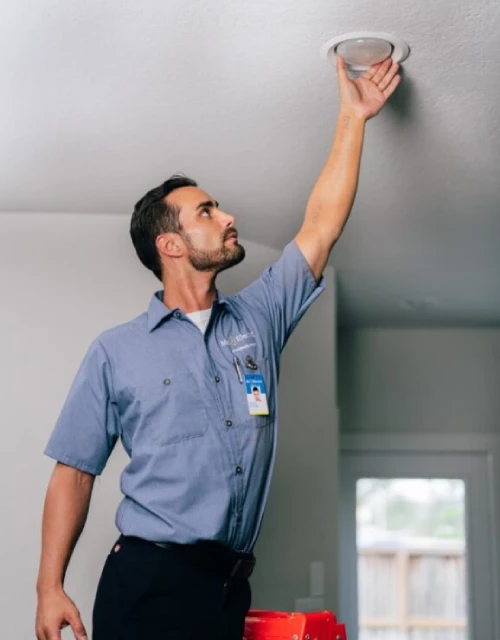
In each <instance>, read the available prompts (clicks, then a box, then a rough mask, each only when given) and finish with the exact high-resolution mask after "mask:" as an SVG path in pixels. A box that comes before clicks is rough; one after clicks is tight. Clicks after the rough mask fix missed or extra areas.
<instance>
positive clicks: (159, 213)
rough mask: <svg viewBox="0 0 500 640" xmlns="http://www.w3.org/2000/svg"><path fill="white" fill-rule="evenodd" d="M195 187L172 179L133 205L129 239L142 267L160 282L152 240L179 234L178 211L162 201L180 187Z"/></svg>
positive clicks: (185, 180)
mask: <svg viewBox="0 0 500 640" xmlns="http://www.w3.org/2000/svg"><path fill="white" fill-rule="evenodd" d="M197 186H198V185H197V183H196V182H195V181H194V180H191V178H188V177H187V176H183V175H179V174H176V175H173V176H171V177H170V178H169V179H168V180H166V181H165V182H164V183H163V184H161V185H160V186H158V187H155V188H154V189H151V190H150V191H148V192H147V193H146V195H145V196H143V197H142V198H141V199H140V200H139V201H138V202H137V204H136V205H135V207H134V212H133V214H132V220H131V221H130V237H131V238H132V243H133V245H134V247H135V250H136V253H137V255H138V257H139V260H140V261H141V262H142V264H143V265H144V266H145V267H146V268H147V269H149V270H150V271H152V272H153V273H154V274H155V276H156V277H157V278H158V279H159V280H161V279H162V274H161V260H160V256H159V255H158V251H157V250H156V238H157V237H158V236H159V235H160V234H161V233H179V232H180V231H181V229H182V225H181V223H180V221H179V213H180V211H179V208H178V207H174V206H172V205H171V204H169V203H168V202H167V201H166V198H167V196H168V194H169V193H172V191H174V190H175V189H180V188H181V187H197Z"/></svg>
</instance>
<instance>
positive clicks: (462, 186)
mask: <svg viewBox="0 0 500 640" xmlns="http://www.w3.org/2000/svg"><path fill="white" fill-rule="evenodd" d="M0 17H1V19H0V36H1V37H0V83H1V95H2V99H1V100H0V117H1V119H2V122H3V123H4V126H3V127H1V128H0V149H1V150H2V155H1V158H0V210H1V211H11V212H12V211H14V212H17V211H19V212H21V211H36V212H42V211H50V212H58V211H61V212H120V213H124V212H126V213H128V212H130V211H131V207H132V206H133V203H134V202H135V201H136V200H137V199H138V198H139V197H140V196H141V195H142V194H143V192H144V191H145V190H147V189H148V188H150V187H151V186H154V185H155V184H157V183H159V182H160V181H162V180H163V179H164V178H166V177H167V176H168V175H170V174H171V173H173V172H176V171H183V172H185V173H187V174H188V175H191V176H192V177H194V178H195V179H197V180H198V181H199V182H200V184H201V186H202V187H204V188H205V189H206V190H207V191H209V192H211V193H212V194H213V195H214V196H215V197H217V198H218V199H219V200H220V201H221V203H222V205H223V206H224V207H225V208H226V209H227V210H229V211H231V212H232V213H234V214H235V215H236V217H237V219H238V227H239V230H240V232H241V234H242V235H243V236H245V237H248V238H249V239H251V240H255V241H257V242H260V243H263V244H267V245H270V246H274V247H278V248H279V247H282V246H283V245H284V244H285V243H286V242H287V241H288V240H289V239H290V238H291V237H292V236H293V235H294V233H295V232H296V231H297V229H298V227H299V225H300V221H301V218H302V215H303V210H304V206H305V203H306V200H307V196H308V193H309V191H310V189H311V187H312V184H313V182H314V180H315V178H316V176H317V174H318V172H319V171H320V169H321V167H322V163H323V160H324V159H325V156H326V153H327V151H328V149H329V146H330V142H331V137H332V132H333V123H334V119H335V116H336V112H337V107H338V101H337V92H336V84H335V82H336V78H335V72H334V70H333V67H331V66H329V64H328V63H327V62H326V61H325V60H323V59H321V58H320V56H319V50H320V48H321V45H322V44H323V43H324V41H326V40H328V39H329V38H331V37H332V36H334V35H337V34H338V33H343V32H352V31H358V30H362V29H370V30H374V31H388V32H391V33H394V34H396V35H398V36H400V37H402V38H403V39H405V40H406V41H407V42H408V43H409V44H410V46H411V55H410V58H409V59H408V60H407V62H406V63H405V64H404V79H403V83H402V85H401V86H400V88H399V89H398V91H397V93H396V95H395V96H394V98H393V99H392V101H391V103H390V104H389V105H388V107H387V108H386V110H385V111H384V112H383V113H382V114H381V115H380V116H379V117H378V118H377V119H376V120H374V121H372V122H370V123H369V126H368V132H367V139H366V146H365V153H364V158H363V169H362V177H361V184H360V190H359V196H358V199H357V201H356V205H355V208H354V210H353V215H352V218H351V220H350V222H349V225H348V227H347V229H346V231H345V234H344V236H343V237H342V239H341V241H340V242H339V244H338V246H337V247H336V249H335V252H334V255H333V260H332V263H333V264H334V266H335V267H336V268H337V269H338V272H339V288H340V305H341V320H342V323H344V324H349V325H369V324H371V325H373V324H379V325H380V324H384V325H387V324H420V323H426V324H440V323H441V324H499V323H500V293H499V283H500V215H499V214H500V189H499V183H500V95H499V89H498V83H499V79H500V44H499V36H498V34H499V33H500V3H499V2H498V0H461V1H460V2H457V1H456V0H420V1H419V2H414V1H413V0H411V1H410V0H358V1H356V2H353V1H352V0H343V1H341V2H334V1H333V0H329V1H327V0H279V1H278V0H275V1H271V0H253V1H252V2H250V1H248V2H242V1H240V2H237V1H236V0H212V1H209V0H205V1H202V0H168V1H166V0H145V1H142V2H137V0H134V1H132V0H125V1H124V0H120V1H119V0H106V1H104V0H101V1H100V2H81V0H78V1H76V0H4V1H3V2H2V9H1V12H0ZM406 300H409V302H408V303H406V302H405V301H406ZM407 307H408V308H407Z"/></svg>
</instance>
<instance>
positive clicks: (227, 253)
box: [184, 235, 245, 273]
mask: <svg viewBox="0 0 500 640" xmlns="http://www.w3.org/2000/svg"><path fill="white" fill-rule="evenodd" d="M184 241H185V243H186V244H187V246H188V248H189V262H190V263H191V265H192V266H193V268H194V269H196V271H204V272H208V271H212V272H214V273H220V272H221V271H224V270H225V269H229V268H230V267H234V266H235V265H237V264H239V263H240V262H241V261H242V260H243V258H244V257H245V249H244V248H243V247H242V246H241V245H240V244H235V245H234V246H233V247H231V248H230V247H226V246H224V245H222V247H221V248H220V249H213V250H212V251H203V250H202V249H195V247H193V245H192V244H191V240H190V238H189V236H187V235H185V236H184Z"/></svg>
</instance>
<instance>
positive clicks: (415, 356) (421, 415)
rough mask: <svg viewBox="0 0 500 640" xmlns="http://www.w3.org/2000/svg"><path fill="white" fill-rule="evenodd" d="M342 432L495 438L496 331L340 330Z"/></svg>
mask: <svg viewBox="0 0 500 640" xmlns="http://www.w3.org/2000/svg"><path fill="white" fill-rule="evenodd" d="M338 372H339V375H338V385H339V407H340V411H341V429H342V431H346V432H365V431H370V432H388V431H390V432H393V431H398V432H412V433H420V432H433V433H439V432H447V433H471V432H472V433H478V432H481V433H499V432H500V393H499V385H500V329H472V328H471V329H360V330H352V331H349V330H342V331H340V332H339V342H338Z"/></svg>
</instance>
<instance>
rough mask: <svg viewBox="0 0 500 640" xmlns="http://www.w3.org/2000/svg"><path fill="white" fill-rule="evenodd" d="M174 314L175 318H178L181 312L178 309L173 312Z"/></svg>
mask: <svg viewBox="0 0 500 640" xmlns="http://www.w3.org/2000/svg"><path fill="white" fill-rule="evenodd" d="M174 316H175V317H176V318H177V320H179V318H180V317H181V312H180V311H176V312H175V313H174Z"/></svg>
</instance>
